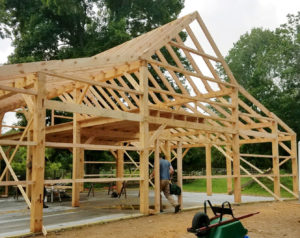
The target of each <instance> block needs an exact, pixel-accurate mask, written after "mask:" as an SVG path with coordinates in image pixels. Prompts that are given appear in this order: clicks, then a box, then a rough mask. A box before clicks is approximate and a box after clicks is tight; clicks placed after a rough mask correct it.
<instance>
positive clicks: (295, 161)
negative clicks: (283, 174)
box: [291, 135, 300, 196]
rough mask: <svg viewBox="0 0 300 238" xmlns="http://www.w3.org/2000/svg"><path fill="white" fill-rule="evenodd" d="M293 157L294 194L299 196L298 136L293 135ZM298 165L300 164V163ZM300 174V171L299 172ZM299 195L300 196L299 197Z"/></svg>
mask: <svg viewBox="0 0 300 238" xmlns="http://www.w3.org/2000/svg"><path fill="white" fill-rule="evenodd" d="M298 153H300V151H298ZM291 157H292V174H293V192H294V193H295V194H299V195H300V191H298V189H299V184H298V181H299V180H298V176H299V174H298V172H297V170H298V165H297V140H296V135H292V139H291ZM298 163H300V161H298ZM299 173H300V171H299ZM299 195H298V196H299Z"/></svg>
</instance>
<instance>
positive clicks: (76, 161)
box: [72, 88, 80, 207]
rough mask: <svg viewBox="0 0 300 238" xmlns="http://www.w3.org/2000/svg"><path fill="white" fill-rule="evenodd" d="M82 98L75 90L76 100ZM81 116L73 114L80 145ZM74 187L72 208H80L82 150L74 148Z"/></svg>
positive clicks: (77, 142)
mask: <svg viewBox="0 0 300 238" xmlns="http://www.w3.org/2000/svg"><path fill="white" fill-rule="evenodd" d="M79 96H80V90H79V89H78V88H76V89H75V97H74V98H75V100H74V102H75V103H76V102H77V99H78V98H79ZM78 117H79V114H78V113H74V114H73V144H80V125H79V123H78V119H79V118H78ZM72 175H73V185H72V206H73V207H79V196H80V186H79V183H76V182H75V179H77V178H79V176H80V148H76V147H73V172H72Z"/></svg>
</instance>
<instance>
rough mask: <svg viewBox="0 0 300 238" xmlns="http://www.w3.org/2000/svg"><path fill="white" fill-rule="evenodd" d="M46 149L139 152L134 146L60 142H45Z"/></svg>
mask: <svg viewBox="0 0 300 238" xmlns="http://www.w3.org/2000/svg"><path fill="white" fill-rule="evenodd" d="M45 145H46V147H52V148H83V149H85V150H118V149H121V150H132V151H137V150H140V147H134V146H115V145H96V144H73V143H61V142H46V143H45Z"/></svg>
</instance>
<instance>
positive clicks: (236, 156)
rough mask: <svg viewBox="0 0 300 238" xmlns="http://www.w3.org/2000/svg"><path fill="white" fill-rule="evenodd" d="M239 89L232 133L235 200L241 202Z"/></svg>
mask: <svg viewBox="0 0 300 238" xmlns="http://www.w3.org/2000/svg"><path fill="white" fill-rule="evenodd" d="M238 94H239V92H238V89H237V88H235V89H234V91H233V93H232V105H234V107H233V108H232V119H233V120H234V123H233V129H234V130H235V131H236V133H235V134H233V135H232V137H233V138H232V158H233V175H234V201H235V202H237V203H240V202H241V197H242V195H241V176H240V175H241V171H240V136H239V132H238V123H239V115H238V112H239V104H238V96H239V95H238Z"/></svg>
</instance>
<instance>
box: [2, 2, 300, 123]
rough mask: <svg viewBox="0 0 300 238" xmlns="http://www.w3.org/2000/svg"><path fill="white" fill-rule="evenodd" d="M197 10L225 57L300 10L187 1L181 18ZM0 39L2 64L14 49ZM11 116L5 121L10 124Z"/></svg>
mask: <svg viewBox="0 0 300 238" xmlns="http://www.w3.org/2000/svg"><path fill="white" fill-rule="evenodd" d="M194 11H198V12H199V13H200V15H201V17H202V19H203V20H204V22H205V24H206V26H207V28H208V30H209V31H210V33H211V35H212V36H213V38H214V40H215V42H216V44H217V45H218V47H219V49H220V50H221V53H222V54H223V55H224V56H225V55H226V54H227V52H228V50H229V49H230V48H231V47H232V46H233V43H234V42H236V41H237V40H238V39H239V38H240V36H241V35H242V34H245V33H246V32H247V31H250V30H251V29H252V28H254V27H263V28H268V29H274V28H276V27H278V26H279V25H280V24H283V23H285V22H286V20H287V18H286V15H287V14H289V13H291V14H296V13H297V11H300V0H185V8H184V9H183V11H182V12H181V14H180V16H184V15H186V14H189V13H191V12H194ZM10 44H11V42H10V41H9V40H7V39H6V40H2V39H0V64H1V63H5V62H6V61H7V56H8V55H9V54H11V53H12V51H13V48H12V47H11V46H10ZM9 118H11V117H7V119H6V120H5V122H6V123H7V124H11V122H12V121H11V119H9Z"/></svg>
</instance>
